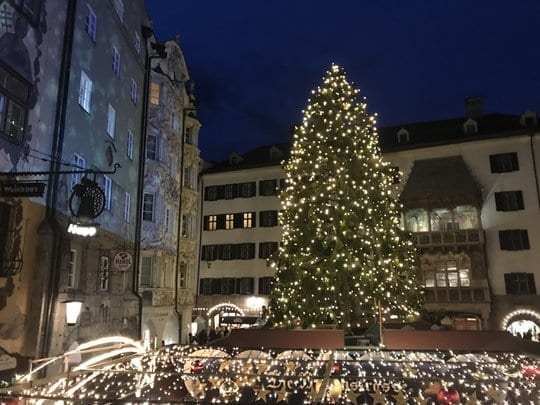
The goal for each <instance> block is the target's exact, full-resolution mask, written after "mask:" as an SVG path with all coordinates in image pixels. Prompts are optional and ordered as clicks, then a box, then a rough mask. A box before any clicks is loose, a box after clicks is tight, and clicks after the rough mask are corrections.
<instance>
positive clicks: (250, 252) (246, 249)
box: [237, 243, 255, 260]
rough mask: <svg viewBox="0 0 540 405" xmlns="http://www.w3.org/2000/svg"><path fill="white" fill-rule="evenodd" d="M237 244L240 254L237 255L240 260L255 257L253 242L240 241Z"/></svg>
mask: <svg viewBox="0 0 540 405" xmlns="http://www.w3.org/2000/svg"><path fill="white" fill-rule="evenodd" d="M238 246H239V250H240V254H239V255H238V256H237V257H238V258H239V259H242V260H249V259H254V258H255V244H254V243H241V244H240V245H238Z"/></svg>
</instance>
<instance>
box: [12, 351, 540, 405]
mask: <svg viewBox="0 0 540 405" xmlns="http://www.w3.org/2000/svg"><path fill="white" fill-rule="evenodd" d="M113 352H114V351H110V354H111V355H110V356H104V355H103V353H101V354H97V355H96V356H95V357H94V358H90V359H89V360H88V362H87V363H86V365H85V366H84V367H79V368H78V370H72V371H71V372H70V373H66V374H63V375H61V376H59V377H58V378H57V379H56V381H54V382H51V380H50V379H43V380H41V381H40V380H35V381H33V382H32V385H31V386H29V385H28V384H21V385H20V386H18V385H15V386H13V387H10V388H8V389H7V390H3V391H4V392H3V396H2V397H3V398H6V395H9V396H10V397H12V398H20V399H23V398H25V399H31V400H39V399H55V400H67V401H73V400H75V401H77V400H81V401H89V402H91V401H100V402H107V401H115V400H122V401H123V403H130V401H132V402H133V403H140V402H141V401H150V402H152V400H154V401H162V402H169V401H170V402H193V401H204V402H205V403H207V402H208V403H210V402H212V403H237V402H246V403H247V402H255V401H261V402H262V403H274V402H275V401H279V400H286V401H289V402H295V403H296V402H298V403H337V402H345V401H346V402H352V403H357V402H359V403H364V402H369V403H377V402H378V403H397V404H407V403H411V402H410V401H413V402H414V403H436V404H452V403H470V404H475V403H503V402H508V403H519V404H536V403H538V400H539V399H540V398H539V396H538V395H539V394H538V393H539V390H538V388H539V386H538V385H539V384H538V383H539V382H540V367H539V364H538V360H537V359H536V360H535V359H533V358H531V357H528V356H526V355H522V354H510V353H464V354H463V353H462V354H458V353H453V352H451V351H430V352H426V351H423V352H414V351H384V350H335V351H326V350H308V349H305V350H286V351H277V350H241V349H238V348H235V349H223V348H208V347H197V346H180V345H178V346H171V347H166V348H161V349H159V350H152V351H148V352H145V353H139V354H136V355H129V356H122V355H120V353H119V352H118V351H117V352H116V354H114V355H113ZM23 381H28V379H23ZM428 401H431V402H428Z"/></svg>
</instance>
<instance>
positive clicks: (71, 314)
mask: <svg viewBox="0 0 540 405" xmlns="http://www.w3.org/2000/svg"><path fill="white" fill-rule="evenodd" d="M64 304H66V323H67V324H68V325H69V326H73V325H75V324H77V320H78V319H79V315H80V314H81V308H82V304H83V303H82V301H81V300H67V301H64Z"/></svg>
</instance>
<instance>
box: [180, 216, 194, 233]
mask: <svg viewBox="0 0 540 405" xmlns="http://www.w3.org/2000/svg"><path fill="white" fill-rule="evenodd" d="M194 227H195V219H194V217H193V216H192V215H182V237H183V238H189V239H191V238H193V236H194Z"/></svg>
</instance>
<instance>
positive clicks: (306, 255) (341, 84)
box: [271, 65, 422, 329]
mask: <svg viewBox="0 0 540 405" xmlns="http://www.w3.org/2000/svg"><path fill="white" fill-rule="evenodd" d="M284 170H285V173H286V176H287V177H286V185H287V187H286V189H285V190H283V192H282V194H281V198H282V202H283V207H284V210H283V211H282V212H281V214H280V215H281V216H280V221H281V224H282V226H283V239H282V242H283V243H282V244H281V246H280V248H279V250H278V252H277V253H276V255H275V257H274V258H273V259H272V261H271V266H272V267H273V268H274V269H275V271H276V278H275V283H274V286H273V291H272V300H271V309H272V314H273V319H274V324H275V325H277V326H286V327H295V326H299V325H301V326H303V327H307V326H314V325H318V324H322V323H333V324H337V325H338V326H340V327H342V328H344V329H350V328H351V327H353V326H360V325H362V326H364V325H365V323H369V322H373V319H374V316H375V313H376V312H377V311H379V310H380V312H381V315H382V317H383V319H388V318H389V317H390V316H392V318H393V319H395V318H398V319H401V320H405V319H408V318H414V317H416V316H418V311H419V309H420V308H421V306H422V300H421V288H420V286H419V284H418V283H417V281H416V264H415V259H414V258H415V254H414V248H413V245H412V242H411V241H410V240H409V238H408V235H406V234H405V233H404V232H403V231H402V230H401V229H400V228H399V223H400V220H399V215H400V213H399V208H400V206H399V204H398V203H397V202H396V201H395V200H394V199H393V198H392V196H391V191H392V172H391V169H390V167H389V166H388V164H387V163H386V162H384V161H383V160H382V157H381V153H380V150H379V146H378V138H377V130H376V120H375V117H374V116H370V115H369V114H368V113H367V104H366V102H365V99H364V100H361V101H359V100H358V90H356V89H354V88H353V87H352V86H351V85H350V84H349V82H348V81H347V78H346V75H345V72H344V71H343V69H342V68H340V67H339V66H337V65H332V67H331V69H330V70H329V71H328V72H327V74H326V76H325V77H324V79H323V84H322V86H321V87H318V88H317V89H316V90H314V91H313V92H312V98H311V99H310V100H309V102H308V106H307V108H306V110H305V111H304V118H303V122H302V124H301V125H299V126H298V127H296V128H295V131H294V142H293V146H292V150H291V155H290V158H289V159H288V161H287V162H286V163H285V164H284ZM374 302H378V303H380V308H377V309H375V308H374V307H373V303H374Z"/></svg>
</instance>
